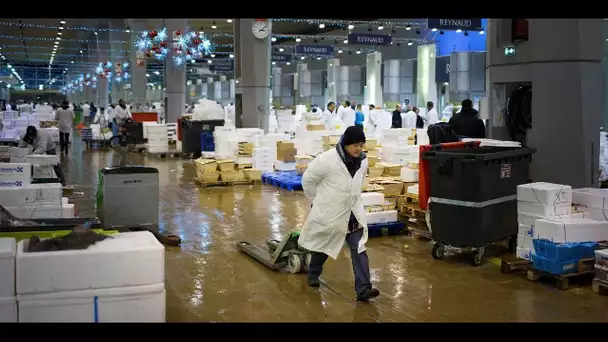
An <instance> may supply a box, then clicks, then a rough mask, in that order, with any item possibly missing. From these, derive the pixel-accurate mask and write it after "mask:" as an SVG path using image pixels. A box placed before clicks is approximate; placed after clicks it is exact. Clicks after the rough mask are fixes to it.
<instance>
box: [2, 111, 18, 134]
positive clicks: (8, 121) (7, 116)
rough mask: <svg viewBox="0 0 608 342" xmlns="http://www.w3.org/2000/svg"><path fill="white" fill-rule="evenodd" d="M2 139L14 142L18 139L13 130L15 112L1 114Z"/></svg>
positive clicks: (15, 131)
mask: <svg viewBox="0 0 608 342" xmlns="http://www.w3.org/2000/svg"><path fill="white" fill-rule="evenodd" d="M2 124H3V125H4V128H3V129H2V139H4V140H9V141H10V140H15V139H18V138H19V133H18V132H17V130H16V129H15V112H13V111H10V112H9V111H7V112H3V114H2Z"/></svg>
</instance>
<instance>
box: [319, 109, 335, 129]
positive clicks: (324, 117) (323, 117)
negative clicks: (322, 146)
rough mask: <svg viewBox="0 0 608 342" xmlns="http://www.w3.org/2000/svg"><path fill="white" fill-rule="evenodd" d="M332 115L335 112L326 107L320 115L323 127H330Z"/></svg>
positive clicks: (332, 119) (332, 121) (332, 120)
mask: <svg viewBox="0 0 608 342" xmlns="http://www.w3.org/2000/svg"><path fill="white" fill-rule="evenodd" d="M334 117H335V114H334V113H332V112H330V111H329V109H326V110H325V111H324V112H323V114H322V115H321V120H323V123H324V124H325V128H327V129H330V128H332V126H333V123H334Z"/></svg>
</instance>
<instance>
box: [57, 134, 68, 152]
mask: <svg viewBox="0 0 608 342" xmlns="http://www.w3.org/2000/svg"><path fill="white" fill-rule="evenodd" d="M69 146H70V133H62V132H59V152H65V153H68V147H69Z"/></svg>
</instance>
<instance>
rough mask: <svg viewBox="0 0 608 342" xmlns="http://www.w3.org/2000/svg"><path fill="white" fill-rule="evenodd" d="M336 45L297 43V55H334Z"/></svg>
mask: <svg viewBox="0 0 608 342" xmlns="http://www.w3.org/2000/svg"><path fill="white" fill-rule="evenodd" d="M333 53H334V47H333V46H331V45H296V54H297V55H333Z"/></svg>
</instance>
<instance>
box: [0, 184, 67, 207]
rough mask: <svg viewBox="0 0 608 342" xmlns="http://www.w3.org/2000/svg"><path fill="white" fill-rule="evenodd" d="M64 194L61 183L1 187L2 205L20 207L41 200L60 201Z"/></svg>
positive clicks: (0, 203)
mask: <svg viewBox="0 0 608 342" xmlns="http://www.w3.org/2000/svg"><path fill="white" fill-rule="evenodd" d="M61 196H62V189H61V184H59V183H48V184H29V185H26V186H24V187H22V188H1V189H0V205H2V206H4V207H18V206H22V205H26V204H35V203H40V202H48V203H60V202H61Z"/></svg>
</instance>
